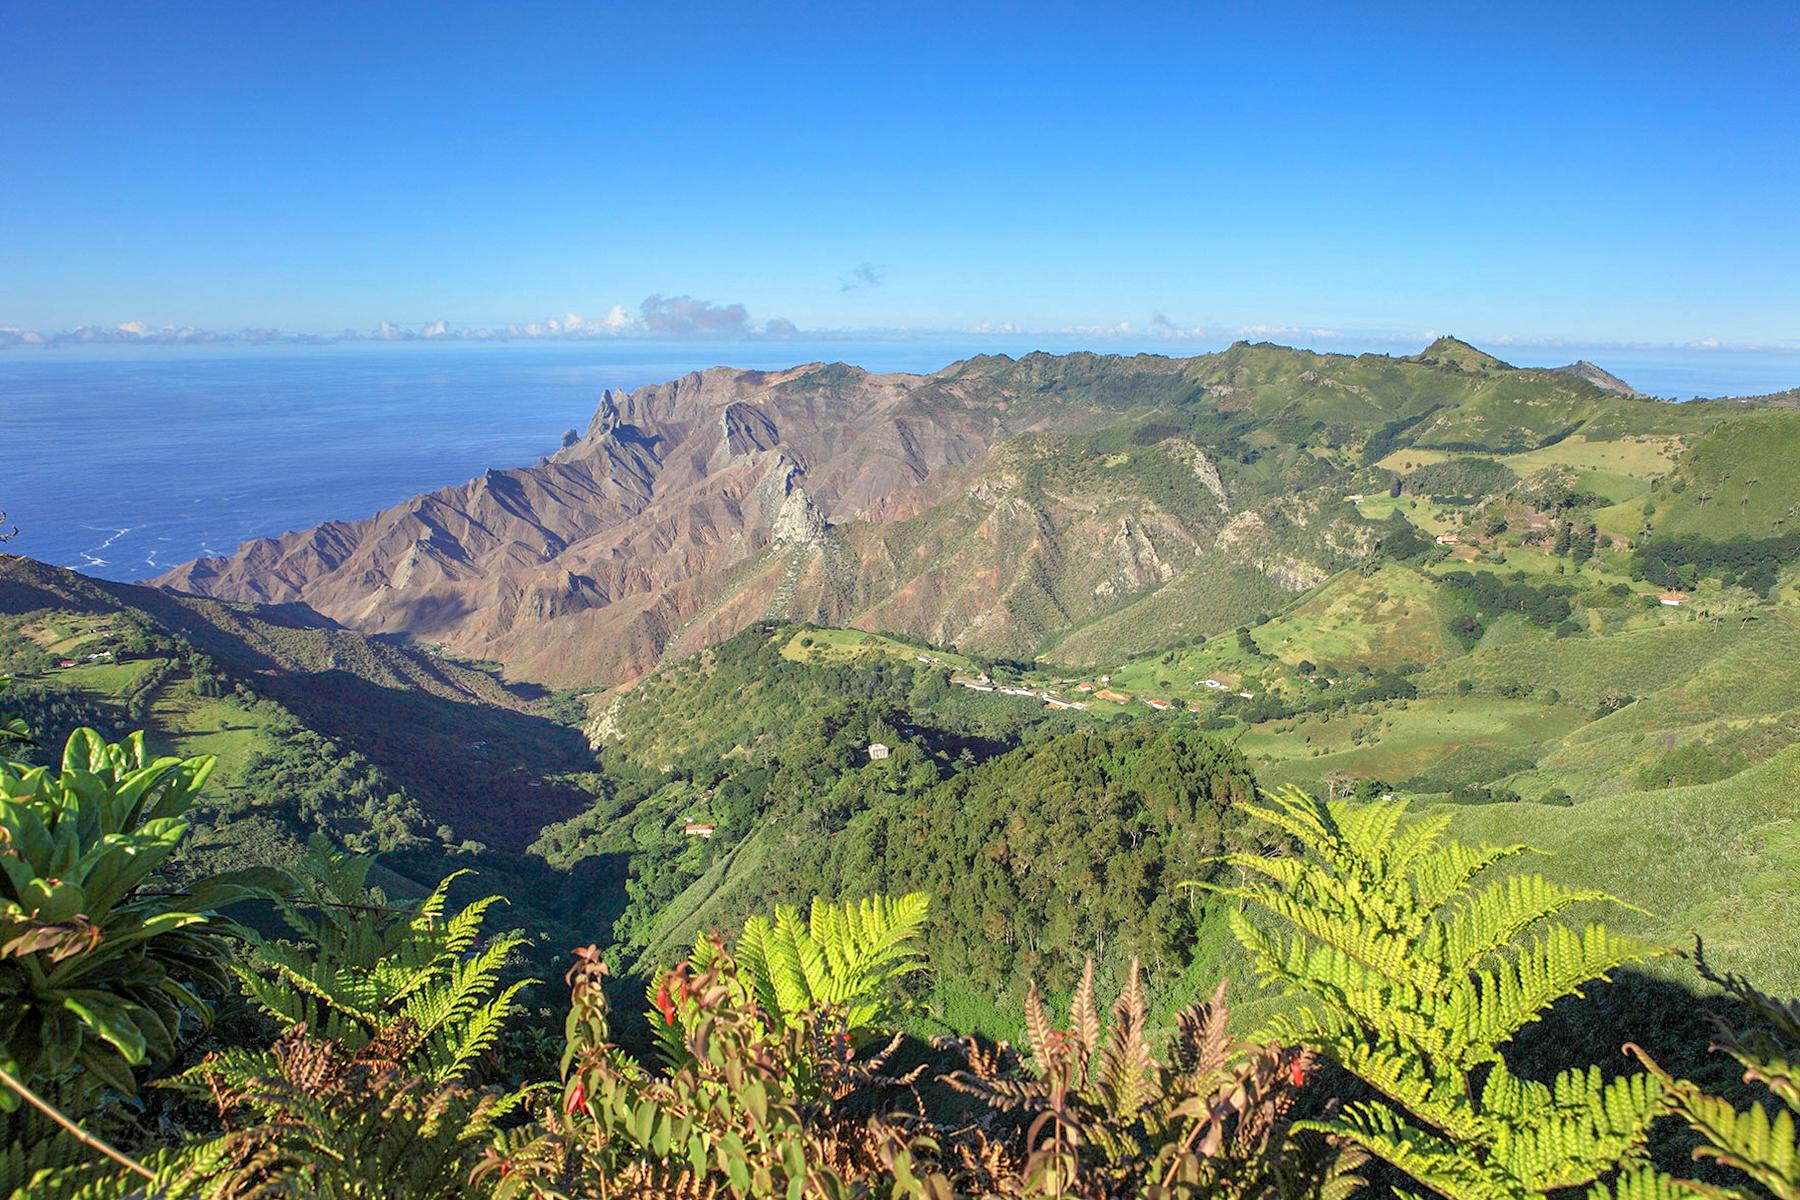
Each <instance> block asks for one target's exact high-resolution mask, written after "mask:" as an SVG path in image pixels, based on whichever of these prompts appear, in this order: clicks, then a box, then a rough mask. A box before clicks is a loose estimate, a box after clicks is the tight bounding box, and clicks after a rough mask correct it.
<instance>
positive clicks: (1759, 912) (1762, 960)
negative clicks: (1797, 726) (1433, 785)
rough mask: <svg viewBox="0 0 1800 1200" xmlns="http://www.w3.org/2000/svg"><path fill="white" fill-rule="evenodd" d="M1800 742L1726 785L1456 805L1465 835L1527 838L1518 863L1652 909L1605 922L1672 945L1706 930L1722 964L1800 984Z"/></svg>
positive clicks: (1455, 826)
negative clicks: (1559, 804) (1528, 849)
mask: <svg viewBox="0 0 1800 1200" xmlns="http://www.w3.org/2000/svg"><path fill="white" fill-rule="evenodd" d="M1796 795H1800V747H1794V748H1792V749H1790V750H1788V751H1786V752H1784V753H1783V754H1781V755H1780V756H1779V757H1777V758H1775V759H1773V760H1771V761H1770V762H1767V763H1764V764H1762V765H1761V766H1758V767H1754V768H1752V769H1751V770H1749V771H1746V772H1744V773H1743V774H1741V775H1738V776H1736V777H1734V778H1732V779H1728V780H1725V781H1723V782H1721V783H1714V784H1705V785H1702V786H1698V787H1686V788H1671V789H1667V790H1664V791H1655V792H1626V793H1621V794H1619V795H1616V796H1609V797H1605V798H1603V799H1598V800H1591V801H1587V802H1585V803H1582V804H1578V805H1576V806H1575V807H1573V808H1553V807H1548V806H1544V805H1536V804H1494V805H1483V806H1480V807H1462V808H1457V809H1455V810H1453V811H1454V817H1453V821H1452V825H1451V829H1452V833H1453V835H1454V836H1456V837H1458V838H1461V839H1463V840H1465V841H1479V842H1490V843H1498V844H1509V843H1520V842H1522V843H1525V844H1527V845H1530V846H1532V847H1533V848H1535V849H1538V850H1542V851H1545V852H1546V853H1547V855H1548V857H1538V856H1531V857H1530V858H1529V859H1527V860H1526V861H1525V862H1522V863H1515V869H1519V870H1538V871H1542V872H1543V873H1544V874H1546V875H1549V876H1551V877H1552V878H1554V879H1557V880H1559V881H1561V882H1564V883H1569V884H1578V885H1581V886H1584V887H1598V888H1602V889H1604V890H1606V891H1608V892H1610V893H1611V894H1612V895H1615V896H1617V897H1619V898H1620V899H1621V900H1624V901H1626V902H1627V903H1629V904H1632V905H1636V906H1637V907H1638V908H1640V909H1643V910H1645V911H1644V912H1642V913H1637V912H1632V911H1631V910H1629V909H1626V910H1620V909H1616V908H1615V909H1612V910H1611V911H1608V912H1603V913H1601V914H1600V915H1603V916H1604V918H1605V919H1606V920H1607V922H1608V923H1609V924H1611V925H1614V926H1616V927H1619V928H1621V929H1624V930H1628V931H1631V932H1636V933H1639V934H1643V935H1647V936H1650V937H1653V938H1657V939H1660V940H1662V941H1665V942H1666V943H1668V944H1670V945H1674V946H1686V945H1691V944H1692V935H1693V934H1695V933H1699V934H1702V935H1704V936H1705V938H1706V943H1707V951H1708V954H1709V956H1710V957H1712V958H1714V959H1715V961H1716V962H1717V963H1718V965H1720V966H1722V967H1727V968H1730V969H1732V970H1736V971H1741V972H1744V973H1746V974H1748V975H1749V976H1750V977H1751V978H1752V979H1754V980H1756V982H1757V983H1758V984H1759V985H1760V986H1762V987H1765V988H1770V989H1773V990H1774V991H1776V992H1777V993H1780V994H1788V995H1791V994H1793V993H1794V992H1796V991H1800V888H1797V887H1795V886H1794V881H1795V879H1796V878H1800V810H1796V808H1795V804H1794V797H1795V796H1796Z"/></svg>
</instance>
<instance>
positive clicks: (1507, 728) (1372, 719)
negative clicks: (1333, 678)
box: [1238, 695, 1587, 784]
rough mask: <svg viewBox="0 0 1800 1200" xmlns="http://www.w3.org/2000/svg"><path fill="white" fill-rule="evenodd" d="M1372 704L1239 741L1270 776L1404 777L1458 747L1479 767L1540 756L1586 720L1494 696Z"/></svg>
mask: <svg viewBox="0 0 1800 1200" xmlns="http://www.w3.org/2000/svg"><path fill="white" fill-rule="evenodd" d="M1371 710H1372V711H1370V712H1366V713H1348V714H1340V715H1337V716H1330V715H1329V714H1323V713H1317V714H1306V715H1303V716H1300V717H1295V718H1292V719H1289V720H1283V721H1269V722H1265V723H1263V724H1262V725H1258V726H1256V727H1254V728H1252V729H1250V730H1249V731H1248V732H1247V733H1245V734H1244V736H1243V738H1242V740H1241V741H1239V743H1238V746H1239V748H1240V749H1241V750H1243V752H1244V753H1245V754H1246V755H1248V756H1249V757H1250V759H1251V761H1252V762H1253V763H1255V764H1256V767H1257V775H1258V778H1260V779H1261V780H1263V781H1264V782H1265V783H1268V784H1279V783H1295V782H1299V783H1311V782H1314V781H1317V780H1319V779H1321V778H1323V777H1324V776H1326V775H1333V774H1342V775H1351V776H1356V777H1368V778H1375V779H1383V780H1386V781H1388V782H1389V783H1393V784H1398V783H1400V782H1401V781H1403V780H1407V779H1410V778H1412V777H1414V776H1416V775H1421V774H1430V773H1433V771H1434V769H1444V768H1445V767H1446V765H1447V764H1446V763H1445V760H1446V758H1448V757H1449V756H1450V755H1452V754H1457V755H1460V756H1462V757H1463V758H1465V759H1466V760H1468V768H1467V771H1465V772H1455V771H1452V773H1474V772H1476V770H1477V768H1479V767H1480V766H1481V765H1482V763H1483V762H1484V761H1508V760H1515V759H1518V758H1520V757H1527V758H1531V757H1535V755H1536V753H1537V752H1538V750H1539V748H1540V747H1543V746H1545V745H1548V744H1551V743H1554V742H1555V741H1557V740H1558V739H1560V738H1563V737H1566V736H1567V735H1568V734H1569V733H1571V732H1573V731H1574V730H1576V729H1578V728H1580V727H1581V725H1582V724H1583V722H1585V721H1586V720H1587V717H1586V715H1585V714H1584V713H1582V712H1580V711H1579V710H1577V709H1574V708H1571V707H1569V706H1568V705H1561V704H1547V703H1543V702H1540V701H1536V700H1524V699H1521V700H1507V699H1502V698H1499V697H1492V696H1473V695H1471V696H1459V697H1454V698H1449V697H1446V698H1436V699H1420V700H1407V701H1396V702H1390V703H1387V704H1382V705H1378V706H1371Z"/></svg>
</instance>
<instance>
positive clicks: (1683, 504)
mask: <svg viewBox="0 0 1800 1200" xmlns="http://www.w3.org/2000/svg"><path fill="white" fill-rule="evenodd" d="M1797 462H1800V412H1756V413H1748V414H1745V415H1743V416H1740V417H1736V418H1734V419H1732V420H1729V421H1725V422H1722V423H1720V424H1719V426H1718V427H1717V428H1716V429H1713V430H1712V431H1710V432H1708V433H1707V434H1706V435H1705V436H1704V437H1702V438H1700V439H1698V440H1697V441H1695V442H1694V444H1693V446H1692V448H1691V449H1689V450H1688V451H1687V452H1686V453H1685V454H1683V455H1682V456H1681V459H1680V461H1679V462H1678V463H1676V465H1675V468H1674V470H1673V471H1671V472H1670V473H1669V474H1668V475H1667V476H1666V477H1665V478H1664V479H1663V480H1662V481H1661V483H1660V485H1659V486H1658V487H1657V488H1656V490H1655V494H1654V496H1653V497H1652V501H1653V506H1652V507H1651V508H1650V509H1649V511H1648V513H1647V516H1648V519H1649V523H1650V527H1651V529H1652V530H1654V532H1655V534H1656V535H1657V536H1663V537H1672V536H1681V535H1687V536H1697V537H1704V538H1711V539H1714V540H1720V541H1722V540H1724V539H1727V538H1733V537H1751V538H1766V537H1772V536H1775V535H1777V534H1781V533H1784V532H1792V531H1793V530H1794V528H1795V527H1796V526H1797V525H1800V471H1796V470H1795V469H1794V464H1795V463H1797ZM1640 511H1643V509H1642V508H1641V507H1640Z"/></svg>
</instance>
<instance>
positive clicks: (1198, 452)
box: [1167, 438, 1231, 513]
mask: <svg viewBox="0 0 1800 1200" xmlns="http://www.w3.org/2000/svg"><path fill="white" fill-rule="evenodd" d="M1167 445H1168V447H1169V453H1170V455H1172V456H1173V457H1174V458H1175V459H1176V460H1177V461H1178V462H1183V463H1186V464H1187V466H1188V469H1189V470H1191V471H1193V473H1194V478H1195V479H1198V480H1199V481H1200V486H1201V487H1204V488H1205V489H1206V490H1207V491H1209V492H1211V493H1212V497H1213V500H1214V501H1215V502H1216V503H1217V504H1218V506H1219V511H1220V512H1222V513H1228V512H1230V511H1231V501H1230V498H1229V497H1227V496H1226V494H1225V481H1224V479H1222V478H1220V476H1219V466H1218V464H1217V463H1215V462H1213V460H1212V459H1210V458H1208V457H1207V456H1206V451H1204V450H1202V449H1201V448H1200V447H1198V446H1196V445H1194V443H1192V442H1189V441H1184V440H1182V439H1180V438H1170V439H1169V441H1168V443H1167Z"/></svg>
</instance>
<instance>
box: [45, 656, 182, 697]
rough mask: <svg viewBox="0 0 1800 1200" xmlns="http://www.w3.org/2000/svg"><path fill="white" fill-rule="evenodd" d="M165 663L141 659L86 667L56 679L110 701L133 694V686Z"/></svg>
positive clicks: (68, 671) (73, 669)
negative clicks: (153, 669)
mask: <svg viewBox="0 0 1800 1200" xmlns="http://www.w3.org/2000/svg"><path fill="white" fill-rule="evenodd" d="M163 661H164V660H162V659H160V658H141V659H136V660H134V661H132V662H122V663H84V664H82V665H81V666H79V667H70V668H68V669H67V670H65V671H58V672H56V674H55V676H54V678H55V679H56V681H57V682H59V683H64V684H67V685H68V686H70V687H74V688H79V689H80V690H82V691H84V692H87V693H89V694H90V695H93V696H95V697H98V698H100V699H111V698H112V697H114V696H122V695H124V694H125V693H126V692H128V691H130V690H131V685H132V684H134V683H136V682H137V681H138V680H139V679H141V678H142V677H143V675H144V673H145V672H146V671H148V670H150V669H151V668H152V667H155V666H158V665H160V664H161V663H162V662H163Z"/></svg>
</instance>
